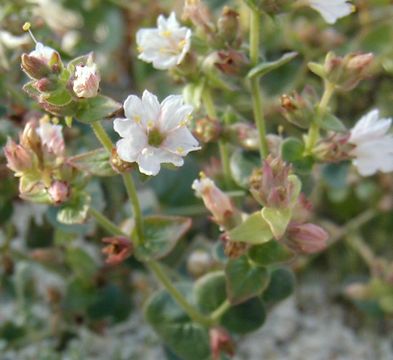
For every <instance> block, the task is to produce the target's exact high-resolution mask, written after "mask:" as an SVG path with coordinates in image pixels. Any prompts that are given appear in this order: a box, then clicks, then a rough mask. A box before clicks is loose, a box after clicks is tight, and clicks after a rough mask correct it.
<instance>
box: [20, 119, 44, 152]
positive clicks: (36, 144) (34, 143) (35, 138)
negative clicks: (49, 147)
mask: <svg viewBox="0 0 393 360" xmlns="http://www.w3.org/2000/svg"><path fill="white" fill-rule="evenodd" d="M20 143H21V145H23V146H24V147H25V148H27V149H29V150H31V151H32V152H33V153H35V154H37V156H38V157H39V158H40V157H41V152H42V150H41V146H42V143H41V138H40V136H39V135H38V134H37V122H36V121H34V120H31V121H29V122H28V123H27V124H26V125H25V127H24V129H23V132H22V135H21V136H20Z"/></svg>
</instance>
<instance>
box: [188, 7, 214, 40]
mask: <svg viewBox="0 0 393 360" xmlns="http://www.w3.org/2000/svg"><path fill="white" fill-rule="evenodd" d="M212 18H213V17H212V14H211V12H210V10H209V8H208V7H207V6H206V5H205V4H204V3H202V2H201V0H186V1H185V4H184V8H183V15H182V19H183V20H185V21H187V20H190V21H191V22H192V23H193V24H194V26H195V27H197V28H199V29H200V30H201V31H203V32H204V33H206V34H207V35H208V36H212V34H213V33H214V32H215V27H214V24H213V20H212Z"/></svg>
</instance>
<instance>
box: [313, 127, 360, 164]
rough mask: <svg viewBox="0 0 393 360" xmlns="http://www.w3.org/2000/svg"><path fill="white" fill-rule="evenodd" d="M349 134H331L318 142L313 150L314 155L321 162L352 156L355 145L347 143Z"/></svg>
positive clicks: (345, 158)
mask: <svg viewBox="0 0 393 360" xmlns="http://www.w3.org/2000/svg"><path fill="white" fill-rule="evenodd" d="M350 136H351V134H349V133H348V134H332V135H330V136H329V137H327V138H325V139H322V140H321V141H319V142H318V144H317V145H316V146H315V148H314V150H313V154H314V156H315V157H316V158H317V159H318V160H319V161H322V162H330V163H335V162H341V161H345V160H349V159H351V158H352V155H351V152H352V150H353V149H354V148H355V145H353V144H351V143H349V141H348V140H349V138H350Z"/></svg>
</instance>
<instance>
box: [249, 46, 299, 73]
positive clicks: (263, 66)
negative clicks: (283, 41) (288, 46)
mask: <svg viewBox="0 0 393 360" xmlns="http://www.w3.org/2000/svg"><path fill="white" fill-rule="evenodd" d="M297 55H298V53H297V52H289V53H286V54H284V55H283V56H281V57H280V58H279V59H277V60H275V61H268V62H262V63H260V64H258V65H256V66H255V67H253V68H252V69H251V70H250V71H249V73H248V74H247V77H248V78H249V79H253V78H255V77H261V76H264V75H266V74H268V73H269V72H271V71H273V70H276V69H278V68H279V67H281V66H283V65H285V64H287V63H288V62H290V61H291V60H293V59H294V58H295V57H296V56H297Z"/></svg>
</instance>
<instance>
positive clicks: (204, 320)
mask: <svg viewBox="0 0 393 360" xmlns="http://www.w3.org/2000/svg"><path fill="white" fill-rule="evenodd" d="M145 265H146V266H147V267H148V268H149V269H150V271H151V272H153V273H154V275H155V276H156V277H157V279H158V280H160V282H161V284H162V285H163V286H164V287H165V289H166V290H167V291H168V293H169V294H170V295H171V296H172V297H173V298H174V299H175V300H176V302H177V303H178V304H179V306H180V307H181V308H182V309H183V310H184V311H185V312H186V313H187V315H188V316H189V317H190V318H191V320H193V321H195V322H197V323H199V324H201V325H204V326H211V325H212V324H213V321H212V319H210V318H209V317H207V316H205V315H203V314H201V313H200V312H199V311H198V310H197V309H196V308H195V307H194V306H193V305H191V304H190V303H189V302H188V301H187V299H186V298H185V297H184V296H183V294H182V293H181V292H180V291H179V290H177V289H176V287H175V286H174V285H173V282H172V280H171V279H170V278H169V277H168V276H167V274H166V273H165V271H164V269H163V268H162V267H161V265H160V264H159V263H157V262H155V261H152V260H150V261H147V262H146V263H145Z"/></svg>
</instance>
